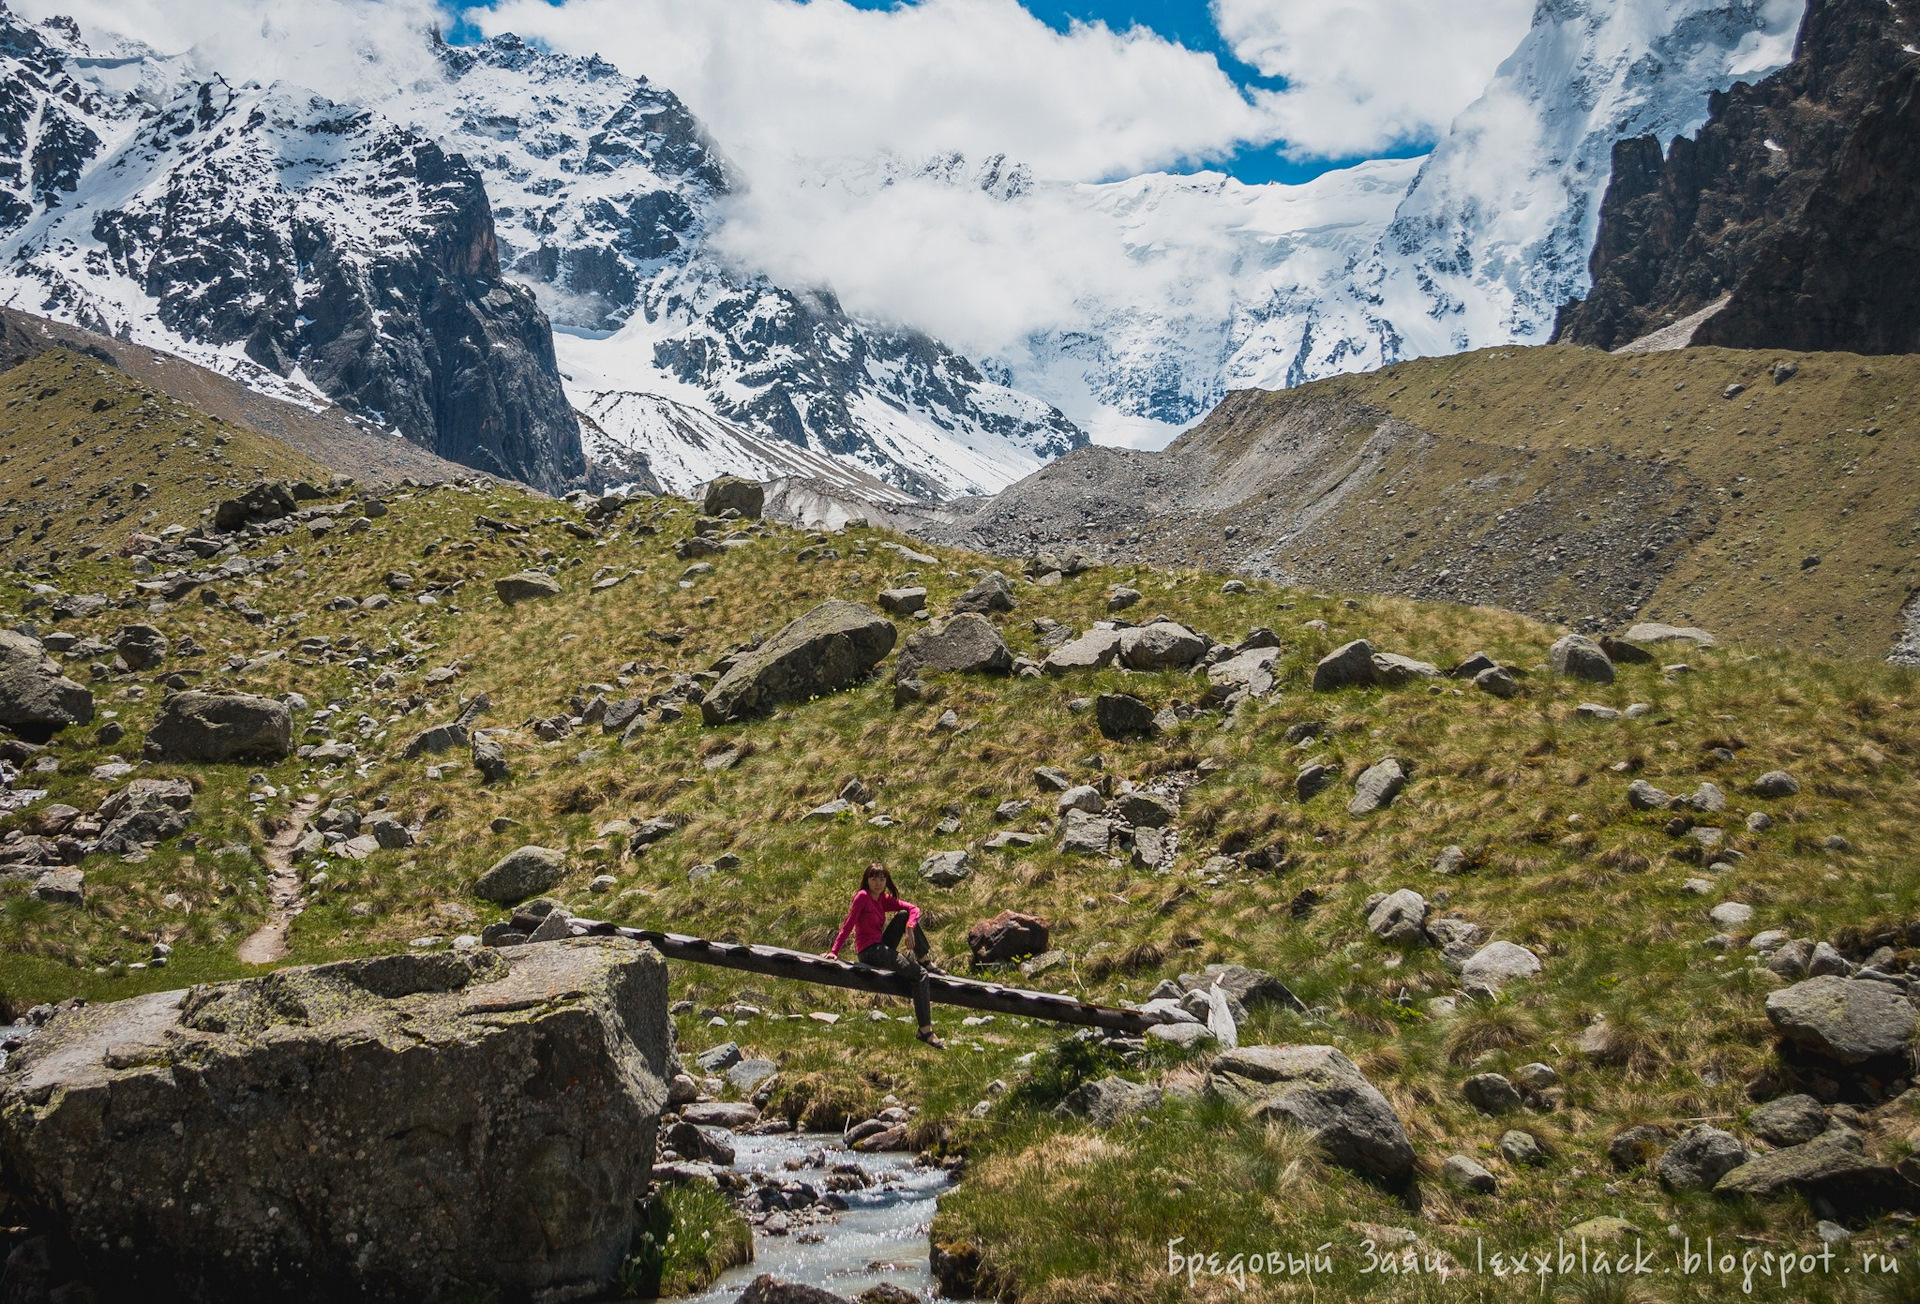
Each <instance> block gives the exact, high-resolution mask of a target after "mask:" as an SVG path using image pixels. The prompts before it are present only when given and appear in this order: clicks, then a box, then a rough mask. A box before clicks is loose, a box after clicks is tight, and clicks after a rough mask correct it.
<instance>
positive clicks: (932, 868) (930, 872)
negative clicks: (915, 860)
mask: <svg viewBox="0 0 1920 1304" xmlns="http://www.w3.org/2000/svg"><path fill="white" fill-rule="evenodd" d="M920 877H921V879H922V880H923V881H925V882H926V883H927V884H929V885H930V886H933V887H958V886H960V884H962V883H964V882H966V881H967V880H968V879H970V878H972V877H973V866H972V865H970V864H969V863H968V856H967V853H966V852H964V851H936V852H934V853H933V854H932V855H930V856H928V857H927V858H926V859H925V860H923V861H921V862H920Z"/></svg>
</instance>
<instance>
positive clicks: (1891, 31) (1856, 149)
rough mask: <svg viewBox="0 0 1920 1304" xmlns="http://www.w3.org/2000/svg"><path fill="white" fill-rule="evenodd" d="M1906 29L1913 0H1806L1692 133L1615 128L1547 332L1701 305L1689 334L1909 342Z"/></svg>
mask: <svg viewBox="0 0 1920 1304" xmlns="http://www.w3.org/2000/svg"><path fill="white" fill-rule="evenodd" d="M1916 41H1920V4H1916V3H1914V2H1913V0H1817V2H1816V3H1814V4H1812V5H1810V6H1809V7H1808V10H1807V15H1806V19H1805V21H1804V23H1803V24H1802V27H1801V31H1800V37H1799V42H1798V44H1797V46H1796V48H1795V53H1794V58H1793V61H1792V62H1791V63H1790V64H1788V65H1787V66H1786V67H1785V68H1782V69H1781V70H1780V71H1779V72H1777V73H1775V74H1773V75H1772V76H1770V77H1767V78H1765V79H1763V80H1761V81H1759V82H1757V83H1755V84H1751V85H1749V84H1745V83H1742V84H1740V85H1737V86H1735V87H1734V88H1733V89H1732V90H1730V91H1727V92H1726V93H1724V94H1717V95H1715V96H1714V97H1713V101H1712V105H1711V117H1710V120H1709V121H1708V123H1707V124H1706V125H1705V126H1704V127H1702V128H1701V129H1700V131H1699V133H1698V134H1697V135H1696V136H1694V137H1693V138H1691V139H1689V138H1687V137H1685V136H1681V137H1677V138H1675V139H1674V140H1673V142H1672V144H1671V146H1670V147H1669V148H1668V149H1667V150H1666V151H1665V153H1664V154H1663V153H1662V150H1661V148H1660V143H1659V140H1658V139H1657V138H1655V137H1652V136H1642V137H1638V138H1635V139H1632V140H1627V141H1623V142H1621V143H1620V145H1619V146H1617V147H1616V149H1615V151H1614V167H1613V180H1612V183H1611V185H1610V186H1609V188H1608V191H1607V196H1606V200H1605V203H1604V205H1603V208H1602V213H1601V220H1600V230H1599V235H1598V238H1597V241H1596V243H1595V246H1594V251H1593V259H1592V264H1591V270H1592V276H1593V290H1592V292H1591V293H1590V294H1589V295H1588V296H1587V298H1586V299H1585V301H1584V302H1579V303H1573V304H1569V305H1568V306H1567V308H1566V309H1564V310H1563V312H1562V314H1561V320H1560V323H1559V327H1558V338H1560V339H1563V340H1567V341H1570V342H1573V343H1579V344H1591V345H1596V346H1598V347H1601V348H1617V347H1619V346H1621V345H1623V344H1626V343H1627V342H1629V341H1631V340H1634V339H1637V338H1639V337H1640V336H1642V335H1645V334H1647V333H1649V332H1651V331H1654V330H1658V329H1661V328H1664V327H1667V326H1669V325H1672V324H1673V323H1675V322H1679V321H1682V320H1683V319H1686V318H1689V317H1691V316H1693V315H1694V314H1696V313H1705V316H1704V320H1703V321H1702V322H1701V323H1700V324H1699V325H1698V326H1697V328H1696V329H1694V330H1693V331H1692V332H1691V333H1690V335H1689V339H1690V340H1691V342H1693V343H1697V344H1721V345H1727V346H1730V347H1746V348H1791V349H1804V350H1829V349H1844V350H1849V351H1853V352H1859V353H1901V352H1911V351H1913V350H1915V349H1916V348H1920V228H1917V227H1916V219H1915V217H1914V213H1913V208H1912V196H1913V194H1914V193H1915V188H1916V186H1920V150H1916V148H1915V145H1914V141H1915V139H1916V135H1915V128H1916V124H1920V102H1916V98H1915V94H1914V87H1915V79H1916V77H1917V76H1920V59H1916V49H1915V43H1916ZM1723 301H1724V302H1723ZM1709 310H1710V311H1709ZM1682 342H1685V341H1682Z"/></svg>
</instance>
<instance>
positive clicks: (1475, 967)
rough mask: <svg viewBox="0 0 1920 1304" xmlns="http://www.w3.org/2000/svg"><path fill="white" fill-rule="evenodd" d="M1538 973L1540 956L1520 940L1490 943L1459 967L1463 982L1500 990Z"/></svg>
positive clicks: (1495, 990) (1468, 984)
mask: <svg viewBox="0 0 1920 1304" xmlns="http://www.w3.org/2000/svg"><path fill="white" fill-rule="evenodd" d="M1539 972H1540V957H1539V956H1537V955H1535V954H1534V953H1533V952H1532V951H1529V950H1528V949H1527V948H1526V947H1524V946H1521V945H1520V944H1519V943H1518V942H1489V943H1487V945H1485V946H1483V947H1481V948H1480V949H1479V950H1478V951H1475V952H1474V953H1473V955H1472V956H1471V957H1469V958H1468V960H1467V962H1466V963H1465V964H1463V965H1461V966H1460V981H1461V982H1462V983H1464V984H1466V985H1467V986H1468V987H1479V988H1482V989H1484V990H1487V991H1493V992H1497V991H1499V990H1500V989H1501V988H1503V987H1505V986H1506V985H1507V984H1508V983H1510V982H1513V981H1514V980H1515V979H1519V978H1531V977H1533V976H1534V975H1536V974H1538V973H1539Z"/></svg>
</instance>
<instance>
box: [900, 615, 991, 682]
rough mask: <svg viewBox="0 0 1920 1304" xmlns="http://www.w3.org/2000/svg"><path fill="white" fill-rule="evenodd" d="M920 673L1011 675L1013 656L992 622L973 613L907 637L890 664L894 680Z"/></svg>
mask: <svg viewBox="0 0 1920 1304" xmlns="http://www.w3.org/2000/svg"><path fill="white" fill-rule="evenodd" d="M923 670H943V671H948V672H950V673H954V674H983V675H1005V674H1011V673H1012V671H1013V652H1012V650H1011V649H1010V648H1008V647H1007V644H1006V641H1005V640H1004V639H1002V638H1001V637H1000V631H999V630H997V629H995V628H994V627H993V622H992V621H990V620H988V619H987V618H986V617H985V616H982V615H979V614H977V613H974V612H963V613H962V614H960V615H958V616H951V617H948V618H947V619H946V620H944V621H941V622H940V623H939V624H938V625H934V626H932V627H930V628H927V629H922V630H918V631H916V632H914V633H913V634H910V635H908V637H907V641H906V643H905V644H904V645H903V646H902V647H901V649H900V656H899V657H898V658H897V659H896V661H895V663H894V672H893V674H894V678H896V679H912V678H915V677H917V676H918V675H919V673H920V672H921V671H923Z"/></svg>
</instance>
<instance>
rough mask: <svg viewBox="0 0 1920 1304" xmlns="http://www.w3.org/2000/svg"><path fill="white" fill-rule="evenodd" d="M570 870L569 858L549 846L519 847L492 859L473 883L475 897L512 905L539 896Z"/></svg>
mask: <svg viewBox="0 0 1920 1304" xmlns="http://www.w3.org/2000/svg"><path fill="white" fill-rule="evenodd" d="M566 872H567V858H566V857H565V856H564V855H562V854H561V853H560V852H558V851H554V850H553V849H552V848H550V847H519V848H517V849H515V850H513V851H509V852H508V853H507V854H506V855H504V856H502V857H500V859H498V860H496V861H494V862H493V867H492V868H491V869H489V870H487V872H486V873H484V874H482V875H481V876H480V877H479V879H477V880H476V881H475V882H474V885H473V891H474V895H475V896H479V897H483V898H485V899H486V900H488V901H493V902H497V903H499V904H500V905H503V906H510V905H513V904H515V903H516V902H519V901H525V900H526V899H527V898H528V897H530V896H538V895H540V893H542V892H545V891H546V890H547V889H548V888H551V887H552V886H553V885H554V884H555V883H558V882H559V881H560V880H561V879H562V878H563V877H565V876H566Z"/></svg>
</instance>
